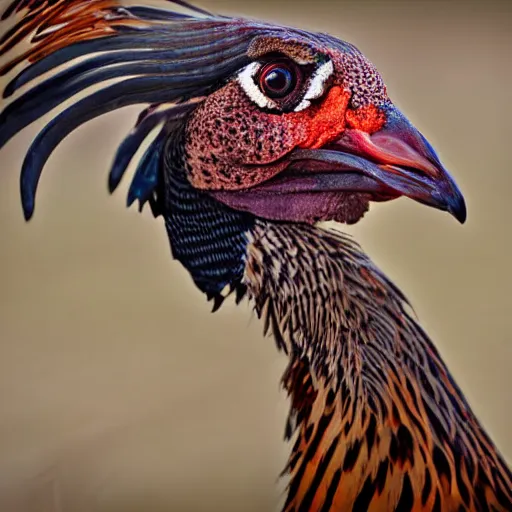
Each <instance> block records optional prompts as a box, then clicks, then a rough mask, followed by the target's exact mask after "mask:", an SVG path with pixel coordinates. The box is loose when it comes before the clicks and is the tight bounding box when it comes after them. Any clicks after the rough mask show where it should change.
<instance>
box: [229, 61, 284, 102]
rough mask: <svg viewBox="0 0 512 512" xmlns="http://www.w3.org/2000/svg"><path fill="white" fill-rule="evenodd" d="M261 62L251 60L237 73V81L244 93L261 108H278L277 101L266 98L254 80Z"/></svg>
mask: <svg viewBox="0 0 512 512" xmlns="http://www.w3.org/2000/svg"><path fill="white" fill-rule="evenodd" d="M261 66H263V64H261V62H253V63H252V64H249V65H248V66H246V67H245V68H244V69H243V70H242V71H240V73H238V77H237V79H238V83H239V84H240V85H241V86H242V89H243V90H244V91H245V94H247V96H249V98H250V99H251V100H252V101H253V102H254V103H256V105H258V107H261V108H278V106H277V103H275V102H274V101H272V100H271V99H270V98H267V96H265V95H264V94H263V93H262V92H261V89H260V88H259V87H258V85H257V84H256V82H255V81H254V76H255V75H256V74H257V73H258V71H259V70H260V69H261Z"/></svg>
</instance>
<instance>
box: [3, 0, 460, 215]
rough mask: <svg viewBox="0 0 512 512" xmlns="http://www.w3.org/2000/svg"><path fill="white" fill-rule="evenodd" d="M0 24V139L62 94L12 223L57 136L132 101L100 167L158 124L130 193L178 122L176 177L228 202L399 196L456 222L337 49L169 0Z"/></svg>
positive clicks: (396, 114) (351, 208)
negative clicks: (181, 174)
mask: <svg viewBox="0 0 512 512" xmlns="http://www.w3.org/2000/svg"><path fill="white" fill-rule="evenodd" d="M20 13H21V15H20ZM2 19H3V20H4V22H6V21H7V22H8V23H9V22H10V21H11V20H14V21H13V22H12V23H10V26H8V28H7V29H6V31H5V35H4V37H3V38H2V40H1V41H0V55H1V56H3V57H5V59H4V60H3V62H4V64H3V66H2V67H0V75H9V74H11V72H14V73H15V75H14V77H13V78H12V79H10V81H8V80H6V82H5V83H6V86H5V88H4V90H3V97H4V101H7V102H8V104H7V106H5V108H3V109H2V111H1V112H0V125H1V126H2V127H3V128H2V131H1V133H0V147H1V146H2V145H3V144H5V143H6V142H7V141H8V140H9V139H10V138H11V137H12V136H14V135H15V134H16V133H17V132H18V131H20V130H21V129H22V128H24V127H25V126H27V125H28V124H30V123H31V122H33V121H35V120H36V119H38V118H39V117H41V116H42V115H44V114H46V113H47V112H49V111H50V110H52V109H53V108H55V107H59V106H60V105H61V104H64V102H65V101H67V100H70V101H71V100H76V101H75V103H74V104H72V105H71V106H66V108H65V110H63V111H62V112H61V113H60V114H59V115H57V116H55V117H54V118H53V119H52V120H51V121H50V123H49V124H48V125H47V126H46V127H45V128H44V129H43V130H42V131H41V133H40V134H39V135H38V136H37V137H36V139H35V140H34V142H33V144H32V146H31V148H30V150H29V151H28V153H27V157H26V159H25V163H24V165H23V169H22V173H21V192H22V200H23V207H24V212H25V216H26V218H30V217H31V215H32V213H33V209H34V200H35V192H36V188H37V184H38V181H39V177H40V174H41V171H42V168H43V166H44V164H45V162H46V160H47V159H48V157H49V156H50V154H51V153H52V151H53V150H54V148H55V147H56V146H57V145H58V144H59V143H60V141H61V140H62V139H63V138H64V137H65V136H66V135H67V134H68V133H70V132H71V131H72V130H74V129H75V128H76V127H77V126H79V125H80V124H82V123H84V122H86V121H88V120H90V119H92V118H93V117H96V116H99V115H102V114H104V113H106V112H108V111H111V110H115V109H118V108H121V107H124V106H126V105H131V104H136V103H137V104H144V103H145V104H149V107H147V108H146V110H144V112H143V113H142V114H141V116H140V117H139V119H138V122H137V124H136V126H135V128H134V129H133V130H132V132H131V133H130V135H129V136H128V137H127V138H126V140H125V141H124V142H123V143H122V144H121V146H120V148H119V150H118V152H117V155H116V158H115V160H114V164H113V166H112V170H111V173H110V177H109V186H110V189H111V191H112V190H114V189H115V188H116V187H117V185H118V184H119V182H120V180H121V178H122V176H123V174H124V172H125V170H126V168H127V166H128V164H129V163H130V161H131V159H132V157H133V156H134V155H135V153H136V151H137V149H138V148H139V146H140V145H141V143H142V142H143V141H144V140H145V139H146V137H149V135H150V134H151V133H153V132H155V131H156V133H157V134H158V135H157V136H156V138H155V140H154V142H153V143H152V144H151V146H150V149H149V150H148V151H147V152H146V154H145V155H144V156H143V158H142V159H141V162H140V164H139V168H138V169H137V171H136V174H135V177H134V180H133V182H132V186H131V188H130V192H129V201H128V202H129V203H131V202H133V201H134V200H136V199H138V200H139V201H140V203H141V205H143V204H144V203H146V202H147V201H150V202H151V201H153V200H155V196H156V190H157V189H158V186H161V181H162V175H161V174H162V173H161V172H160V171H159V164H160V162H161V160H162V158H164V157H165V155H164V153H165V151H166V148H168V147H169V145H168V144H167V141H168V139H169V137H173V136H174V134H175V133H176V132H177V127H179V130H178V131H180V133H182V134H183V135H184V137H183V141H184V142H183V148H181V149H182V150H183V151H182V152H183V167H184V168H185V171H186V178H187V180H188V181H189V183H190V184H191V185H192V186H193V187H194V188H195V189H198V190H201V191H202V192H204V193H205V194H207V195H209V196H210V197H212V198H214V199H215V200H216V201H218V202H219V203H222V204H224V205H225V206H227V207H229V208H232V209H234V210H238V211H243V212H249V213H250V214H253V215H255V216H257V217H262V218H265V219H271V220H279V221H293V222H310V223H311V222H316V221H320V220H331V219H332V220H338V221H343V222H348V223H353V222H356V221H357V220H358V219H359V218H361V217H362V215H363V214H364V213H365V211H366V210H367V209H368V205H369V202H370V201H385V200H390V199H395V198H397V197H400V196H407V197H409V198H412V199H414V200H416V201H419V202H421V203H424V204H427V205H430V206H433V207H436V208H439V209H441V210H446V211H448V212H450V213H452V214H453V215H454V216H455V217H456V218H457V219H459V220H460V221H461V222H463V221H464V219H465V216H466V210H465V204H464V200H463V197H462V195H461V193H460V192H459V190H458V188H457V186H456V184H455V183H454V181H453V179H452V178H451V177H450V175H449V174H448V172H447V171H446V170H445V169H444V167H443V166H442V164H441V163H440V160H439V158H438V156H437V155H436V153H435V151H434V150H433V149H432V147H431V146H430V144H429V143H428V142H427V140H426V139H425V138H424V137H423V136H422V135H421V134H420V133H419V132H418V130H416V129H415V128H414V127H413V126H412V125H411V123H410V122H409V121H408V120H407V119H406V117H405V116H404V115H402V113H401V112H400V111H399V110H398V109H397V108H396V107H395V106H394V105H393V103H392V101H391V100H390V98H389V97H388V93H387V90H386V87H385V85H384V82H383V80H382V77H381V76H380V74H379V73H378V72H377V70H376V69H375V67H374V66H373V64H372V63H371V62H370V61H369V60H368V59H367V58H366V57H365V56H363V54H362V53H361V52H360V51H358V50H357V49H356V48H355V47H354V46H353V45H351V44H349V43H346V42H343V41H341V40H339V39H336V38H334V37H331V36H328V35H324V34H315V33H309V32H305V31H302V30H298V29H292V28H287V27H281V26H276V25H272V24H268V23H262V22H257V21H252V20H245V19H232V18H226V17H222V16H214V15H211V14H209V13H207V12H206V11H204V10H201V9H198V8H194V7H192V6H189V5H188V4H186V3H185V2H183V1H174V2H162V4H161V7H158V8H157V7H143V6H140V5H135V6H134V5H133V2H130V1H128V0H101V1H100V0H92V1H84V0H71V1H64V0H57V1H55V2H48V1H46V0H15V1H14V2H12V3H11V4H10V6H9V7H8V9H7V10H6V11H5V12H4V15H3V17H2ZM27 39H29V43H30V44H29V45H25V47H22V45H21V44H20V43H21V42H22V41H25V40H27ZM20 48H23V50H20ZM26 48H28V49H26ZM11 52H14V55H13V56H11V57H10V56H9V55H10V53H11ZM22 63H23V65H21V64H22ZM20 90H21V94H19V92H20ZM80 94H81V95H82V96H81V97H80ZM77 98H78V99H77Z"/></svg>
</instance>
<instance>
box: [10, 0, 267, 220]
mask: <svg viewBox="0 0 512 512" xmlns="http://www.w3.org/2000/svg"><path fill="white" fill-rule="evenodd" d="M131 3H132V2H131V1H130V0H66V1H64V0H54V1H51V0H16V1H14V2H12V3H11V4H10V5H9V6H8V8H7V9H6V10H5V12H4V13H3V15H2V17H1V19H2V20H4V22H6V23H11V25H10V26H9V29H8V30H6V32H5V33H4V36H3V37H2V40H1V41H0V57H2V64H1V67H0V76H5V77H6V78H7V79H6V80H5V83H6V86H5V87H4V89H3V91H2V96H3V98H4V99H3V100H2V109H1V111H0V126H2V130H1V131H0V148H1V147H2V146H3V145H5V144H6V143H7V142H8V141H9V140H10V139H11V138H12V137H14V136H15V135H16V134H17V133H18V132H19V131H21V130H22V129H23V128H25V127H26V126H28V125H30V124H31V123H33V122H34V121H36V120H38V119H40V118H41V117H42V116H44V115H45V114H47V113H48V112H50V111H52V110H53V109H54V108H56V107H58V106H60V105H61V104H62V103H63V102H64V101H67V100H72V101H73V100H75V101H74V103H72V104H71V106H69V107H67V108H66V109H64V110H63V111H62V112H61V113H59V114H58V115H56V116H55V117H54V118H53V119H52V120H51V121H50V122H49V123H48V124H47V125H46V126H45V127H44V128H43V129H42V130H41V132H40V133H39V134H38V136H37V137H36V139H35V140H34V141H33V143H32V145H31V147H30V148H29V150H28V152H27V155H26V158H25V161H24V163H23V167H22V172H21V178H20V188H21V196H22V204H23V210H24V214H25V218H26V219H30V218H31V216H32V214H33V211H34V201H35V194H36V190H37V185H38V182H39V178H40V176H41V172H42V169H43V167H44V165H45V163H46V161H47V159H48V158H49V156H50V155H51V153H52V152H53V150H54V149H55V148H56V147H57V145H58V144H59V143H60V142H61V141H62V140H63V139H64V138H65V137H66V136H67V135H68V134H69V133H71V132H72V131H73V130H75V129H76V128H77V127H79V126H80V125H81V124H83V123H86V122H88V121H89V120H91V119H93V118H95V117H98V116H101V115H103V114H105V113H107V112H110V111H112V110H117V109H119V108H122V107H124V106H128V105H134V104H149V105H151V107H150V108H149V109H147V110H146V111H145V114H144V115H143V116H142V118H141V119H140V120H139V122H138V123H137V125H136V126H135V128H134V129H133V130H132V132H131V133H130V134H129V135H128V137H127V138H126V139H125V140H124V141H123V143H122V144H121V146H120V148H119V150H118V152H117V155H116V158H115V159H114V163H113V166H112V169H111V173H110V177H109V189H110V191H113V190H114V189H115V188H116V187H117V185H118V184H119V182H120V180H121V179H122V177H123V174H124V172H125V170H126V168H127V166H128V165H129V163H130V161H131V159H132V158H133V156H134V155H135V153H136V152H137V150H138V148H139V147H140V145H141V144H142V143H143V142H144V140H145V138H146V137H147V136H148V135H149V133H150V132H151V131H153V130H154V129H155V128H156V127H157V126H158V125H159V124H161V125H162V130H161V132H160V133H159V134H158V135H157V136H156V138H155V139H154V141H153V142H152V143H151V145H150V146H149V148H148V150H147V151H146V153H145V154H144V155H143V156H142V158H141V160H140V162H139V165H138V167H137V170H136V173H135V175H134V178H133V182H132V185H131V187H130V191H129V196H128V204H131V203H132V202H133V201H135V200H138V201H139V203H140V205H141V207H142V206H143V205H144V204H145V203H146V202H147V201H149V202H150V205H151V207H152V210H153V212H155V211H156V212H158V208H157V202H158V198H157V195H158V193H157V188H158V181H159V180H158V172H157V169H158V161H157V158H160V156H159V155H160V154H161V151H162V147H163V145H164V143H165V135H166V134H167V133H168V131H169V126H171V125H172V124H173V123H174V124H175V123H176V122H179V121H182V120H183V118H184V117H185V116H186V115H188V113H189V112H190V111H191V110H192V108H194V105H195V104H196V103H197V99H198V98H202V97H204V96H205V95H207V94H209V93H210V92H212V90H214V89H215V88H216V87H218V86H219V85H220V84H221V83H223V81H224V80H225V79H226V78H227V77H230V76H232V74H233V73H234V72H236V71H237V70H238V69H239V68H240V67H242V66H244V65H245V64H246V63H247V62H248V61H249V59H248V57H247V55H246V50H247V47H248V45H249V44H250V41H251V40H252V38H253V37H254V36H255V35H257V34H258V33H259V34H261V33H262V32H264V31H262V28H263V26H262V25H260V24H254V25H252V24H248V23H245V22H242V21H241V20H231V19H229V18H225V17H221V16H213V15H211V14H210V13H208V12H206V11H204V10H202V9H199V8H196V7H192V6H191V5H189V4H188V3H186V2H182V1H165V0H164V1H162V7H161V8H160V7H158V8H157V7H144V6H140V5H135V6H134V5H131ZM133 3H134V2H133ZM178 7H185V8H186V9H187V10H188V12H185V13H183V12H179V10H178ZM14 16H16V18H19V19H11V18H12V17H14ZM25 41H26V42H29V43H30V45H29V49H28V50H25V47H26V45H24V47H23V50H21V48H20V47H21V43H22V42H25ZM77 59H80V61H78V62H77ZM63 66H65V67H63ZM13 73H14V76H11V75H12V74H13ZM43 75H44V76H43ZM21 87H23V88H24V90H23V91H21V93H20V94H18V95H17V93H18V92H19V91H20V89H21ZM75 97H76V98H75ZM165 105H168V106H165ZM159 106H164V108H159Z"/></svg>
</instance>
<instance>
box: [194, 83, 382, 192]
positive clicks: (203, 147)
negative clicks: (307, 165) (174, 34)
mask: <svg viewBox="0 0 512 512" xmlns="http://www.w3.org/2000/svg"><path fill="white" fill-rule="evenodd" d="M350 96H351V95H350V92H349V91H347V90H346V89H344V88H343V87H342V86H340V85H334V86H332V87H330V89H329V90H328V92H327V93H326V94H325V96H324V97H323V98H321V99H320V100H319V102H318V103H315V104H313V105H311V106H310V107H309V108H307V109H305V110H303V111H300V112H291V113H284V114H279V113H271V112H267V111H263V110H261V109H260V108H259V107H258V106H257V105H255V104H254V103H253V102H252V101H251V100H250V99H249V98H248V97H247V95H246V93H245V92H244V91H243V89H242V88H241V86H240V85H239V84H238V83H237V82H231V83H229V84H228V85H226V86H225V87H223V88H222V89H219V90H218V91H216V92H215V93H213V94H211V95H210V96H209V97H208V98H207V99H206V100H205V101H204V102H203V103H202V104H201V105H200V106H199V107H198V108H197V110H196V111H195V112H194V113H193V115H192V117H191V119H190V120H189V123H188V125H187V130H186V150H187V161H188V164H189V166H190V169H191V174H190V181H191V183H192V185H194V186H195V187H197V188H200V189H206V190H242V189H247V188H251V187H254V186H255V185H258V184H261V183H263V182H265V181H267V180H269V179H270V178H272V177H274V176H276V175H277V174H278V173H280V172H281V171H283V170H284V169H285V168H286V167H287V165H288V163H287V162H286V160H282V158H283V157H284V156H285V155H287V154H288V153H290V152H291V151H292V150H293V149H295V148H303V149H304V148H309V149H317V148H321V147H323V146H325V145H326V144H328V143H330V142H332V141H335V140H336V139H338V138H339V137H340V136H341V134H342V133H343V132H344V130H345V128H346V126H347V125H348V126H350V127H353V128H356V127H357V128H359V129H362V130H365V131H368V133H373V132H374V131H376V130H378V129H379V128H380V127H381V126H382V125H383V124H384V122H385V119H384V115H383V114H382V113H381V112H380V111H379V110H378V109H377V108H376V107H374V106H372V105H368V106H365V107H361V108H359V109H357V110H351V109H349V108H348V105H349V101H350Z"/></svg>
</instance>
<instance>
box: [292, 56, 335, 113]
mask: <svg viewBox="0 0 512 512" xmlns="http://www.w3.org/2000/svg"><path fill="white" fill-rule="evenodd" d="M333 73H334V65H333V63H332V61H330V60H328V61H327V62H324V63H323V64H322V65H321V66H320V67H319V68H318V69H317V70H316V71H315V73H314V74H313V76H312V77H311V78H310V81H309V87H308V89H307V91H306V94H304V98H302V101H301V102H300V103H299V104H298V105H297V107H295V109H294V112H300V111H301V110H304V109H306V108H308V107H309V106H310V105H311V100H315V99H316V98H320V96H322V94H323V93H324V92H325V83H326V82H327V80H328V79H329V77H330V76H331V75H332V74H333Z"/></svg>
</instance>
